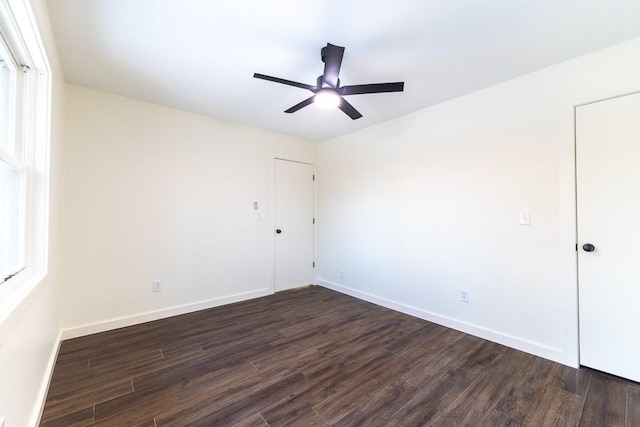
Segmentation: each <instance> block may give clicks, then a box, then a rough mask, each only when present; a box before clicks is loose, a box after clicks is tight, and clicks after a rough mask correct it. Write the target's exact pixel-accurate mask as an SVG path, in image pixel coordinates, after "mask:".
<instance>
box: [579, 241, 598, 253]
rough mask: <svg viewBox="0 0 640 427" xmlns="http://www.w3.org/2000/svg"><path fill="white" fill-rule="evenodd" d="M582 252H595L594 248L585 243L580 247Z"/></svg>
mask: <svg viewBox="0 0 640 427" xmlns="http://www.w3.org/2000/svg"><path fill="white" fill-rule="evenodd" d="M582 250H583V251H585V252H593V251H595V250H596V247H595V246H593V245H592V244H591V243H585V244H584V245H582Z"/></svg>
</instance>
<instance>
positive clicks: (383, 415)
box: [334, 381, 418, 427]
mask: <svg viewBox="0 0 640 427" xmlns="http://www.w3.org/2000/svg"><path fill="white" fill-rule="evenodd" d="M417 391H418V389H417V388H416V387H414V386H412V385H411V384H409V383H407V382H405V381H397V382H396V383H395V384H391V385H388V386H386V387H385V388H383V389H382V390H380V391H379V392H378V393H376V394H374V395H373V396H372V397H369V396H367V399H366V400H365V402H364V403H363V404H361V405H359V406H357V407H355V408H354V409H352V410H350V411H349V412H348V413H347V414H345V416H344V417H342V418H340V419H339V420H338V421H337V422H336V423H334V425H335V426H344V427H349V426H363V427H364V426H380V427H382V426H388V425H391V417H392V415H393V414H395V413H396V412H398V411H399V410H400V409H401V408H402V407H404V406H405V405H406V404H407V403H409V401H410V400H411V399H412V398H413V397H414V396H415V394H416V392H417Z"/></svg>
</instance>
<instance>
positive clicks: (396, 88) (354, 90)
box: [340, 82, 404, 95]
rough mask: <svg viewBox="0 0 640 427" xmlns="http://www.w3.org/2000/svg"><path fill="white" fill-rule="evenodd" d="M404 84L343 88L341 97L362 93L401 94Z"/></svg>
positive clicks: (374, 84) (377, 84)
mask: <svg viewBox="0 0 640 427" xmlns="http://www.w3.org/2000/svg"><path fill="white" fill-rule="evenodd" d="M403 90H404V82H395V83H372V84H368V85H353V86H343V87H341V88H340V93H341V94H342V95H360V94H363V93H382V92H402V91H403Z"/></svg>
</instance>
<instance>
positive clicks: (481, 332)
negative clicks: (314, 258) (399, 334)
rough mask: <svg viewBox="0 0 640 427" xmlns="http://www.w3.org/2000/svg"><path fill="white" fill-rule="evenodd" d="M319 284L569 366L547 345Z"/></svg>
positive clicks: (340, 287)
mask: <svg viewBox="0 0 640 427" xmlns="http://www.w3.org/2000/svg"><path fill="white" fill-rule="evenodd" d="M316 285H318V286H322V287H325V288H328V289H331V290H334V291H336V292H340V293H343V294H345V295H350V296H352V297H355V298H358V299H361V300H364V301H368V302H371V303H374V304H377V305H380V306H382V307H386V308H389V309H391V310H395V311H399V312H401V313H405V314H408V315H411V316H414V317H418V318H420V319H424V320H428V321H429V322H433V323H437V324H438V325H442V326H446V327H447V328H451V329H455V330H457V331H460V332H464V333H467V334H470V335H474V336H476V337H479V338H483V339H486V340H489V341H493V342H495V343H498V344H502V345H505V346H507V347H511V348H515V349H516V350H521V351H524V352H526V353H530V354H533V355H535V356H540V357H543V358H545V359H549V360H552V361H554V362H558V363H561V364H566V362H565V359H566V358H565V356H564V354H563V353H562V351H561V350H559V349H557V348H553V347H549V346H545V345H543V344H539V343H535V342H531V341H528V340H524V339H522V338H518V337H514V336H512V335H508V334H504V333H501V332H498V331H493V330H491V329H487V328H484V327H482V326H478V325H474V324H471V323H467V322H463V321H460V320H457V319H454V318H451V317H447V316H442V315H440V314H437V313H433V312H430V311H427V310H424V309H421V308H418V307H413V306H411V305H408V304H404V303H400V302H397V301H393V300H390V299H387V298H383V297H379V296H377V295H374V294H370V293H368V292H362V291H360V290H357V289H353V288H349V287H347V286H344V285H340V284H338V283H334V282H329V281H327V280H322V279H317V280H316Z"/></svg>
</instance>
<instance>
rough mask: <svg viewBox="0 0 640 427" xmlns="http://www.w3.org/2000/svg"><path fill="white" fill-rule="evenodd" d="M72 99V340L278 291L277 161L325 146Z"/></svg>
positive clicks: (68, 282)
mask: <svg viewBox="0 0 640 427" xmlns="http://www.w3.org/2000/svg"><path fill="white" fill-rule="evenodd" d="M67 100H68V103H67V111H68V115H67V151H66V159H65V160H66V165H67V167H66V205H65V207H66V218H65V220H66V226H65V231H66V235H65V239H66V240H65V288H64V292H63V300H64V302H63V315H62V318H63V328H64V329H66V331H65V334H64V336H65V337H72V336H78V335H83V334H87V333H92V332H96V331H101V330H105V329H109V328H114V327H119V326H123V325H128V324H132V323H137V322H141V321H146V320H151V319H156V318H160V317H165V316H168V315H173V314H178V313H183V312H186V311H191V310H195V309H200V308H205V307H211V306H216V305H220V304H223V303H228V302H232V301H237V300H242V299H247V298H251V297H257V296H262V295H266V294H269V293H271V292H273V223H272V222H273V219H272V218H273V215H272V203H271V195H272V185H273V164H274V158H275V157H284V158H290V159H294V160H295V159H298V160H307V161H309V160H310V161H314V159H315V150H316V145H315V144H313V143H310V142H307V141H303V140H300V139H296V138H292V137H287V136H284V135H279V134H275V133H270V132H265V131H261V130H257V129H254V128H249V127H245V126H240V125H237V124H233V123H230V122H225V121H222V120H216V119H212V118H206V117H202V116H198V115H195V114H191V113H187V112H183V111H178V110H173V109H169V108H165V107H161V106H157V105H153V104H148V103H143V102H140V101H136V100H133V99H129V98H123V97H119V96H115V95H111V94H107V93H104V92H99V91H95V90H90V89H86V88H83V87H78V86H72V85H69V86H67ZM254 201H257V202H258V203H259V205H260V210H261V212H262V221H260V222H258V221H256V220H255V211H254V210H253V203H254ZM154 280H161V281H162V292H160V293H152V291H151V290H152V282H153V281H154Z"/></svg>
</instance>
